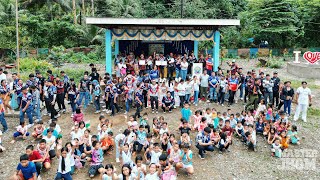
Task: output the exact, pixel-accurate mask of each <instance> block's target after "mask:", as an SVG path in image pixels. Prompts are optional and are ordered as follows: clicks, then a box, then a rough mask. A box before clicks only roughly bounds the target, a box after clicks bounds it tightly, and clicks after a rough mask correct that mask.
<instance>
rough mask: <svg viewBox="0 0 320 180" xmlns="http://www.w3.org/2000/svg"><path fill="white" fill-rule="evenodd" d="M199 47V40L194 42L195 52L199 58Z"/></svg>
mask: <svg viewBox="0 0 320 180" xmlns="http://www.w3.org/2000/svg"><path fill="white" fill-rule="evenodd" d="M198 48H199V41H194V42H193V54H194V56H195V57H196V58H197V59H198Z"/></svg>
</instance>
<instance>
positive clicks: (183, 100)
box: [179, 96, 185, 108]
mask: <svg viewBox="0 0 320 180" xmlns="http://www.w3.org/2000/svg"><path fill="white" fill-rule="evenodd" d="M179 98H180V107H181V108H183V104H184V102H185V96H179Z"/></svg>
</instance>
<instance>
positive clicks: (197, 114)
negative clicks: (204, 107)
mask: <svg viewBox="0 0 320 180" xmlns="http://www.w3.org/2000/svg"><path fill="white" fill-rule="evenodd" d="M201 118H202V116H201V111H200V110H197V111H196V112H195V115H193V116H192V119H193V130H198V129H199V127H200V122H201Z"/></svg>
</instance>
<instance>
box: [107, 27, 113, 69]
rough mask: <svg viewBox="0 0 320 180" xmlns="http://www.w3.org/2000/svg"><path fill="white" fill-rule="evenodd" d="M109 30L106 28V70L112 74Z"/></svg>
mask: <svg viewBox="0 0 320 180" xmlns="http://www.w3.org/2000/svg"><path fill="white" fill-rule="evenodd" d="M111 40H112V35H111V30H110V29H106V72H107V73H110V75H111V74H112V47H111Z"/></svg>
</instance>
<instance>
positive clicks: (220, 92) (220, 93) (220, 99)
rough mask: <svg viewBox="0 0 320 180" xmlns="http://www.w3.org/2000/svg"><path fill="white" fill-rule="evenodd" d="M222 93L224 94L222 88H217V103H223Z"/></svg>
mask: <svg viewBox="0 0 320 180" xmlns="http://www.w3.org/2000/svg"><path fill="white" fill-rule="evenodd" d="M224 95H225V92H222V90H219V95H218V103H220V104H223V103H224Z"/></svg>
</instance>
